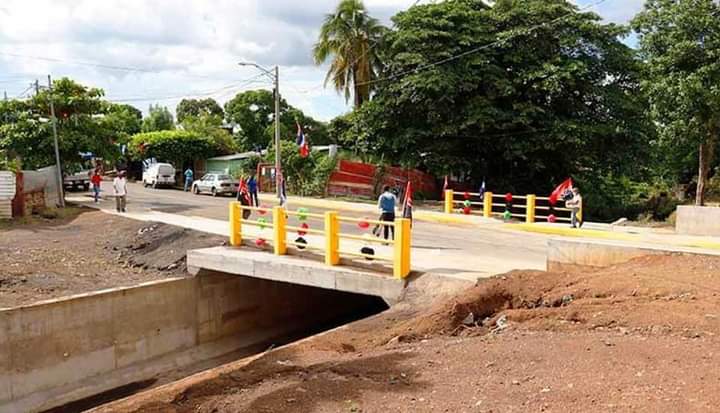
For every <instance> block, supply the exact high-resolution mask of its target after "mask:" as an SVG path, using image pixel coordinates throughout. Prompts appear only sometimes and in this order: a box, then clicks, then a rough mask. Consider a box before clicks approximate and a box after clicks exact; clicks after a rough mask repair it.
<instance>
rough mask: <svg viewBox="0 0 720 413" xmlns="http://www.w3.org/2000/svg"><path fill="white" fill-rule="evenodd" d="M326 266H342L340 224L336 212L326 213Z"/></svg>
mask: <svg viewBox="0 0 720 413" xmlns="http://www.w3.org/2000/svg"><path fill="white" fill-rule="evenodd" d="M325 264H327V265H338V264H340V223H339V221H338V213H337V212H334V211H328V212H325Z"/></svg>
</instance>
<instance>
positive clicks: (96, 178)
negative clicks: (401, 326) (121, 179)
mask: <svg viewBox="0 0 720 413" xmlns="http://www.w3.org/2000/svg"><path fill="white" fill-rule="evenodd" d="M90 182H91V183H92V186H93V195H95V203H96V204H97V203H98V202H100V183H101V182H102V177H101V176H100V171H99V170H97V169H96V170H95V173H93V176H92V178H90Z"/></svg>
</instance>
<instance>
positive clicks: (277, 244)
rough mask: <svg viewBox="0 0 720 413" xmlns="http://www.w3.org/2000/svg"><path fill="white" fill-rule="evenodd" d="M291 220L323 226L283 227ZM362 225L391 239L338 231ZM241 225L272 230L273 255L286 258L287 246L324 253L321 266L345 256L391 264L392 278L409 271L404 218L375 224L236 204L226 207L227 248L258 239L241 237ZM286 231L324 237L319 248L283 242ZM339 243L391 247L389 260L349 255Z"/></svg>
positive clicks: (328, 214) (337, 262) (330, 214)
mask: <svg viewBox="0 0 720 413" xmlns="http://www.w3.org/2000/svg"><path fill="white" fill-rule="evenodd" d="M243 211H254V212H258V213H261V214H270V215H271V216H272V222H266V221H260V219H258V220H250V219H243ZM290 216H293V217H297V218H301V217H302V219H303V220H304V219H314V220H320V221H322V222H323V229H322V230H319V229H311V228H301V227H297V226H290V225H288V224H287V218H288V217H290ZM343 222H353V223H361V222H362V223H366V224H367V225H380V226H381V228H382V227H389V228H392V230H393V232H394V238H393V239H387V240H386V239H381V238H374V237H366V236H361V235H355V234H345V233H342V232H341V231H340V229H341V223H343ZM244 225H253V226H258V227H261V228H263V227H267V228H272V233H273V238H272V241H271V242H269V243H272V246H273V252H274V253H275V254H276V255H286V254H287V249H288V246H292V247H295V248H298V249H309V250H316V251H320V252H322V253H324V257H325V264H327V265H333V266H334V265H340V258H341V257H342V256H347V257H350V258H365V259H372V260H379V261H384V262H389V263H391V264H392V270H393V275H394V276H395V277H397V278H406V277H407V276H408V275H409V274H410V271H411V265H410V259H411V258H410V250H411V244H412V241H411V237H412V235H411V226H410V220H409V219H405V218H397V219H395V221H394V222H393V221H377V220H369V219H361V218H351V217H342V216H340V215H339V214H338V213H337V212H334V211H330V212H325V214H312V213H309V212H297V211H288V210H286V209H284V208H282V207H274V208H272V209H270V208H257V207H249V206H245V205H242V204H240V203H239V202H231V203H230V245H232V246H236V247H237V246H241V245H242V241H243V239H244V238H249V239H253V238H254V239H258V237H249V236H247V235H245V234H243V226H244ZM288 231H297V232H303V233H307V234H312V235H318V236H323V237H324V245H323V247H318V246H314V245H309V244H304V243H298V242H295V241H288V240H287V232H288ZM341 240H353V241H362V242H363V243H378V244H383V245H388V246H389V245H392V246H393V250H392V251H393V253H392V256H383V255H371V254H364V253H362V252H352V251H347V250H342V249H341V248H340V241H341Z"/></svg>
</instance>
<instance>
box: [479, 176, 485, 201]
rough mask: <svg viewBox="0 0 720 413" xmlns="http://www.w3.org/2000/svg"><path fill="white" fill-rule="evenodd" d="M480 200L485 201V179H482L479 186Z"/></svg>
mask: <svg viewBox="0 0 720 413" xmlns="http://www.w3.org/2000/svg"><path fill="white" fill-rule="evenodd" d="M478 192H480V200H481V201H483V200H485V178H483V181H482V185H480V191H478Z"/></svg>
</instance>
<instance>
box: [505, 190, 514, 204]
mask: <svg viewBox="0 0 720 413" xmlns="http://www.w3.org/2000/svg"><path fill="white" fill-rule="evenodd" d="M505 201H506V202H508V203H509V202H512V194H511V193H510V192H508V193H507V194H505Z"/></svg>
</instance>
